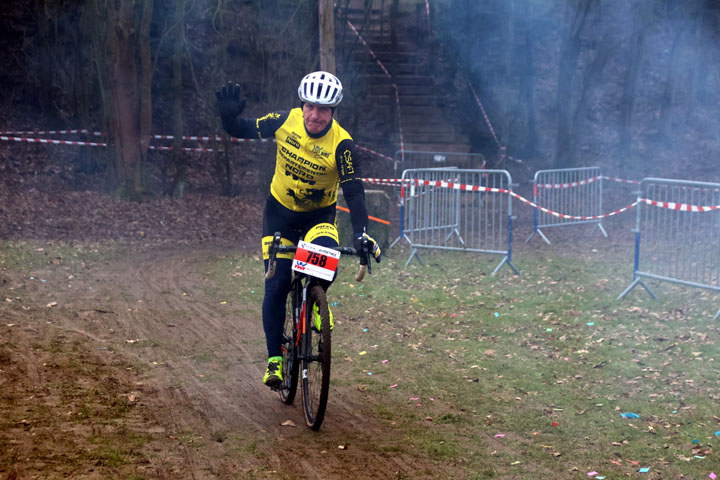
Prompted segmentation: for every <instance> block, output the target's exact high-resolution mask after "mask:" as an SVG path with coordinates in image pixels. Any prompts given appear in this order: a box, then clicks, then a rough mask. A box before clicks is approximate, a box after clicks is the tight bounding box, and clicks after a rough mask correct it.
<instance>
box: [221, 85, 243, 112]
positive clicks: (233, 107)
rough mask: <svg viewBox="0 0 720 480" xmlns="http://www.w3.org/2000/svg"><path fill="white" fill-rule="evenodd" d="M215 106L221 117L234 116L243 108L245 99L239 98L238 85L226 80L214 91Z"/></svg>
mask: <svg viewBox="0 0 720 480" xmlns="http://www.w3.org/2000/svg"><path fill="white" fill-rule="evenodd" d="M215 98H216V99H217V103H216V104H217V108H218V111H219V112H220V116H221V117H231V118H235V117H237V116H238V115H240V114H241V113H242V111H243V110H244V109H245V99H244V98H243V99H242V100H240V85H238V84H237V83H232V82H228V84H227V85H224V86H223V87H222V88H221V89H220V90H216V91H215Z"/></svg>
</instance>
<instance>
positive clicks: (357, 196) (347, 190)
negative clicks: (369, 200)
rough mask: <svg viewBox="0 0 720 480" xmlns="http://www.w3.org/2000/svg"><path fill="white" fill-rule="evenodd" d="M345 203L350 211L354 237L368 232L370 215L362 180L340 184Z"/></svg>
mask: <svg viewBox="0 0 720 480" xmlns="http://www.w3.org/2000/svg"><path fill="white" fill-rule="evenodd" d="M340 186H341V187H342V191H343V195H344V196H345V201H346V202H347V205H348V208H349V209H350V223H352V227H353V236H355V235H358V234H361V233H363V232H365V231H367V226H368V213H367V207H366V206H365V189H364V188H363V184H362V182H361V181H360V180H348V181H346V182H343V183H341V184H340Z"/></svg>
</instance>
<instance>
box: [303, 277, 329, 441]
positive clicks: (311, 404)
mask: <svg viewBox="0 0 720 480" xmlns="http://www.w3.org/2000/svg"><path fill="white" fill-rule="evenodd" d="M313 305H317V306H318V309H319V311H320V318H321V319H322V323H321V325H322V328H321V331H320V333H318V332H316V331H313V330H312V328H310V326H311V325H313V308H312V306H313ZM305 311H306V313H305V322H306V323H305V325H306V326H307V328H306V329H305V330H306V331H305V335H304V338H303V342H302V343H303V346H304V351H303V353H302V354H301V357H302V386H303V410H304V411H305V423H307V426H308V427H310V428H312V429H313V430H319V429H320V425H322V421H323V419H324V418H325V408H326V407H327V401H328V394H329V390H330V358H331V357H330V351H331V350H330V347H331V342H330V338H331V337H330V313H329V312H328V304H327V298H326V297H325V291H324V290H323V289H322V287H320V286H319V285H315V286H313V287H312V288H311V289H310V291H309V293H308V299H307V307H306V309H305Z"/></svg>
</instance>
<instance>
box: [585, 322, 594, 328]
mask: <svg viewBox="0 0 720 480" xmlns="http://www.w3.org/2000/svg"><path fill="white" fill-rule="evenodd" d="M586 325H587V326H588V327H592V326H593V325H595V322H587V324H586Z"/></svg>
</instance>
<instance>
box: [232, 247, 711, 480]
mask: <svg viewBox="0 0 720 480" xmlns="http://www.w3.org/2000/svg"><path fill="white" fill-rule="evenodd" d="M573 250H576V249H574V248H570V249H563V248H549V247H548V248H538V249H534V250H532V252H525V254H523V255H522V258H521V259H517V260H516V261H515V263H516V265H517V266H518V267H519V268H520V269H521V270H522V275H521V276H520V277H517V276H515V275H514V274H512V272H511V271H510V270H509V269H507V268H504V269H503V270H501V272H500V273H499V274H498V275H497V276H495V277H491V276H490V275H489V274H488V272H491V271H492V270H493V268H494V266H495V265H496V264H497V262H498V258H496V257H490V258H488V257H483V256H475V255H469V254H462V253H423V254H422V258H423V261H424V263H425V265H424V266H421V265H419V264H418V263H417V262H413V263H412V264H411V265H410V266H409V267H408V268H406V269H402V265H403V264H404V262H405V260H406V258H407V257H406V254H407V252H402V251H398V252H391V254H392V253H395V255H391V256H389V257H388V258H386V260H385V261H384V262H383V263H382V264H381V265H380V266H379V268H377V269H376V270H375V274H374V275H372V277H370V278H368V279H367V280H366V281H365V282H363V283H362V284H357V283H356V282H354V280H351V278H352V269H353V268H354V267H353V266H352V265H348V266H346V267H345V270H344V271H343V272H341V274H340V276H339V278H338V280H337V281H336V283H335V285H334V286H333V287H332V289H331V291H330V296H329V301H330V302H331V304H332V305H333V307H332V308H333V310H334V312H335V315H336V318H337V319H338V320H337V325H338V327H337V328H336V332H335V335H334V343H333V345H334V351H333V356H334V359H335V360H334V361H335V363H334V370H333V376H334V380H333V384H334V385H335V386H336V387H338V388H349V389H357V391H358V395H359V396H361V397H363V398H365V399H366V400H365V401H364V402H363V404H364V405H365V408H367V409H368V412H369V413H373V414H376V415H379V416H380V417H381V418H383V419H385V420H386V421H387V426H388V428H393V429H402V430H403V431H405V432H406V436H405V438H406V442H403V443H401V444H398V445H397V446H396V447H395V448H396V449H397V450H398V451H403V450H410V449H422V450H424V451H425V452H426V453H427V455H429V456H432V457H435V458H438V459H443V460H446V461H448V460H449V461H453V462H458V463H460V464H463V465H465V466H466V468H467V471H468V475H469V478H477V479H480V478H503V479H507V478H581V477H583V478H584V477H586V475H589V476H593V477H594V478H603V477H604V478H620V477H625V476H633V477H634V476H636V475H643V474H644V475H643V478H657V479H659V478H697V479H700V478H708V476H709V475H710V474H711V473H712V472H715V473H717V474H720V457H718V453H717V449H718V446H719V442H720V416H718V415H720V411H718V400H719V399H720V394H719V393H718V392H719V391H720V389H719V388H718V387H720V380H719V378H720V377H719V376H718V373H720V372H719V370H720V365H718V363H717V361H716V357H717V356H718V353H719V351H718V346H717V343H716V339H717V337H718V333H719V329H718V325H717V322H714V321H713V320H712V317H713V315H714V313H715V312H716V310H717V307H718V305H717V300H718V299H717V295H716V294H711V293H707V292H704V291H699V290H695V289H689V288H684V287H683V288H680V287H675V286H672V285H669V284H652V285H653V288H654V290H655V291H656V292H657V293H658V294H659V296H660V299H659V300H652V299H650V297H649V296H648V295H647V294H646V293H645V292H644V291H643V290H642V289H641V288H638V289H637V290H635V291H633V292H632V293H631V294H630V295H629V296H628V297H627V298H626V299H624V300H622V301H619V300H617V299H616V298H617V296H618V294H619V293H620V292H621V291H622V290H623V289H624V288H625V287H626V286H627V285H628V284H629V283H630V282H631V280H632V271H631V263H630V259H629V258H628V255H627V254H626V250H627V249H618V250H617V252H618V254H617V255H616V254H613V253H612V251H611V252H608V251H607V250H605V249H603V248H602V247H600V248H595V249H591V251H586V252H583V253H582V255H580V254H578V252H577V251H573ZM528 253H530V254H528ZM393 256H394V257H395V258H392V257H393ZM516 258H517V257H516ZM345 263H347V264H350V263H351V262H350V261H346V262H345ZM226 266H227V264H226ZM227 268H230V270H232V272H230V271H228V272H226V273H227V275H225V277H226V278H232V279H233V281H234V282H235V286H239V285H240V284H238V283H237V282H238V279H239V278H240V279H242V278H246V279H256V278H257V275H256V273H258V272H254V273H251V274H250V275H249V276H248V275H247V273H246V272H247V270H248V269H250V271H251V272H253V271H254V270H257V269H258V267H257V264H256V259H255V260H253V259H249V258H244V257H242V256H240V257H235V259H234V262H233V264H232V265H231V266H229V267H227ZM243 288H244V289H250V290H253V292H255V293H257V291H258V290H259V289H261V288H262V287H261V283H260V282H259V281H255V280H252V281H250V283H249V284H247V285H245V286H244V287H241V289H240V290H241V291H242V290H243ZM258 300H259V297H258ZM386 448H387V447H386ZM642 469H647V472H646V473H645V471H642V472H641V470H642ZM592 472H597V473H594V474H593V473H592Z"/></svg>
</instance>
